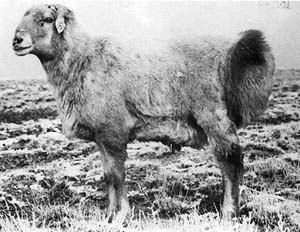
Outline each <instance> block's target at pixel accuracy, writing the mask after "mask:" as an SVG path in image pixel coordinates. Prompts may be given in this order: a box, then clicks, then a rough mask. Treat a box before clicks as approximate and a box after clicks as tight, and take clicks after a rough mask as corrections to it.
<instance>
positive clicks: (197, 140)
mask: <svg viewBox="0 0 300 232" xmlns="http://www.w3.org/2000/svg"><path fill="white" fill-rule="evenodd" d="M130 138H131V139H137V140H139V141H160V142H162V143H164V144H166V145H171V144H172V145H180V146H190V147H193V148H197V149H199V148H202V147H203V146H204V145H205V144H206V143H207V136H206V134H205V133H204V131H203V129H202V128H201V127H197V126H192V125H190V124H188V123H187V122H183V121H180V120H178V121H176V120H172V119H159V120H149V121H146V122H145V121H142V122H139V123H137V124H136V126H135V128H134V129H133V130H132V131H131V134H130Z"/></svg>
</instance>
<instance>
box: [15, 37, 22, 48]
mask: <svg viewBox="0 0 300 232" xmlns="http://www.w3.org/2000/svg"><path fill="white" fill-rule="evenodd" d="M22 41H23V38H22V37H20V36H15V38H14V40H13V45H14V46H15V45H17V44H20V43H22Z"/></svg>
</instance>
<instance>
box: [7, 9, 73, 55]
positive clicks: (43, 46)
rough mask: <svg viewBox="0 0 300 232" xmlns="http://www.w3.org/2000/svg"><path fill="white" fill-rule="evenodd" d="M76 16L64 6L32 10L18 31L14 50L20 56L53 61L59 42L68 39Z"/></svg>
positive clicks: (14, 41) (27, 12)
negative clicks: (68, 31) (34, 56)
mask: <svg viewBox="0 0 300 232" xmlns="http://www.w3.org/2000/svg"><path fill="white" fill-rule="evenodd" d="M74 23H75V22H74V14H73V12H72V11H70V10H69V9H68V8H66V7H64V6H62V5H39V6H34V7H32V8H30V9H29V10H28V11H26V13H25V14H24V17H23V19H22V21H21V23H20V24H19V26H18V27H17V29H16V32H15V36H14V39H13V43H12V45H13V49H14V51H15V53H16V55H18V56H24V55H27V54H34V55H36V56H38V57H39V58H41V59H52V58H53V57H54V56H55V55H56V52H57V50H58V49H60V47H59V45H58V44H57V41H62V40H64V39H65V38H66V33H67V30H70V27H71V26H72V24H74Z"/></svg>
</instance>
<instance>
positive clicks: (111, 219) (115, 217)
mask: <svg viewBox="0 0 300 232" xmlns="http://www.w3.org/2000/svg"><path fill="white" fill-rule="evenodd" d="M129 219H130V213H129V212H127V211H125V210H124V212H122V211H119V212H118V213H115V214H111V215H109V216H108V217H107V222H108V223H109V224H111V225H114V226H122V227H123V228H125V227H127V226H128V223H129Z"/></svg>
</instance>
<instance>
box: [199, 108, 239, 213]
mask: <svg viewBox="0 0 300 232" xmlns="http://www.w3.org/2000/svg"><path fill="white" fill-rule="evenodd" d="M199 112H200V113H199V114H196V115H195V118H196V120H197V124H198V125H200V126H202V128H203V129H204V131H205V133H206V135H207V136H208V138H209V142H210V144H211V145H212V148H213V153H214V155H215V158H216V160H217V162H218V163H219V166H220V169H221V173H222V179H223V195H224V196H223V207H222V216H223V217H225V218H231V217H235V216H238V212H239V185H240V184H241V183H242V180H243V156H242V152H241V147H240V145H239V139H238V137H237V135H236V128H235V126H234V124H233V123H232V122H231V121H230V120H229V119H228V117H227V114H226V112H222V111H220V112H221V113H223V114H222V115H213V114H211V113H210V112H209V111H205V112H203V111H199Z"/></svg>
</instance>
